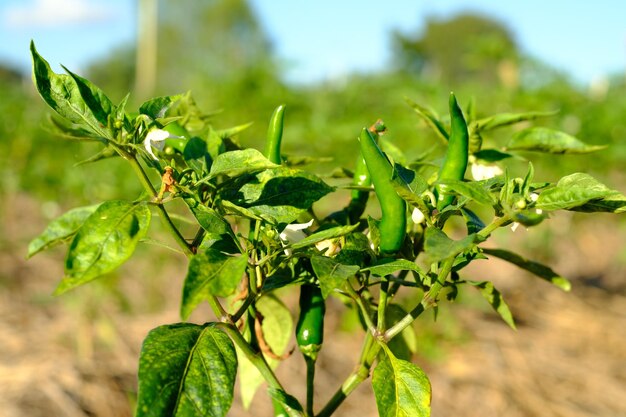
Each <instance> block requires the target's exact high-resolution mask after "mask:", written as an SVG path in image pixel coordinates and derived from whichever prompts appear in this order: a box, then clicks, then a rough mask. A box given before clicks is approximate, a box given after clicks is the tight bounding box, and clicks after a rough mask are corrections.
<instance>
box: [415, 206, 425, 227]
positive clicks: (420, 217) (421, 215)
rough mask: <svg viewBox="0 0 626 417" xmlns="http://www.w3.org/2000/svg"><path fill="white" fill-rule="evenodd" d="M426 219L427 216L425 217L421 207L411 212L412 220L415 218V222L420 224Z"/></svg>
mask: <svg viewBox="0 0 626 417" xmlns="http://www.w3.org/2000/svg"><path fill="white" fill-rule="evenodd" d="M425 219H426V218H425V217H424V213H422V211H421V210H420V209H418V208H414V209H413V212H412V213H411V220H413V223H415V224H420V223H423V222H424V220H425Z"/></svg>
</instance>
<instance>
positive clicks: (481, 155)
mask: <svg viewBox="0 0 626 417" xmlns="http://www.w3.org/2000/svg"><path fill="white" fill-rule="evenodd" d="M474 157H475V158H476V159H477V160H480V161H484V162H488V163H493V162H499V161H502V160H504V159H507V158H511V157H513V155H511V154H510V153H506V152H501V151H499V150H497V149H482V150H480V151H478V152H474Z"/></svg>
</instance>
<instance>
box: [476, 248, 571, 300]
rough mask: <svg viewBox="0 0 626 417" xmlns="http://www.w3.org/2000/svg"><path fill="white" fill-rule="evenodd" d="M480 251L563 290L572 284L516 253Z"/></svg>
mask: <svg viewBox="0 0 626 417" xmlns="http://www.w3.org/2000/svg"><path fill="white" fill-rule="evenodd" d="M482 251H483V252H484V253H486V254H487V255H492V256H495V257H496V258H500V259H503V260H505V261H507V262H510V263H512V264H513V265H516V266H518V267H520V268H522V269H525V270H526V271H528V272H531V273H533V274H535V275H536V276H538V277H539V278H541V279H545V280H546V281H548V282H550V283H552V284H554V285H556V286H557V287H559V288H561V289H562V290H564V291H569V290H570V288H571V287H572V285H571V284H570V282H569V281H568V280H567V279H566V278H563V277H562V276H560V275H559V274H557V273H556V272H554V271H553V270H552V269H551V268H550V267H548V266H545V265H543V264H540V263H538V262H534V261H530V260H528V259H526V258H524V257H522V256H520V255H518V254H516V253H513V252H509V251H507V250H504V249H488V248H482Z"/></svg>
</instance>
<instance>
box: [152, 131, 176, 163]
mask: <svg viewBox="0 0 626 417" xmlns="http://www.w3.org/2000/svg"><path fill="white" fill-rule="evenodd" d="M169 138H174V139H182V137H181V136H176V135H172V134H171V133H170V132H168V131H166V130H163V129H157V128H154V129H151V130H150V131H149V132H148V134H147V135H146V138H145V139H144V141H143V146H144V147H145V148H146V152H148V153H149V154H150V156H151V157H152V158H153V159H154V160H155V161H156V160H158V159H159V158H157V157H156V155H155V154H154V152H153V151H152V148H155V149H157V150H159V151H162V150H163V148H164V147H165V139H169Z"/></svg>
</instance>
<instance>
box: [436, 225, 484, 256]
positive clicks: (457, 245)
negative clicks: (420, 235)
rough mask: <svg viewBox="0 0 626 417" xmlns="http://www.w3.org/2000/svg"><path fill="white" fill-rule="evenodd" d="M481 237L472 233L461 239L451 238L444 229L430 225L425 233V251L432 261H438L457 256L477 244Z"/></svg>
mask: <svg viewBox="0 0 626 417" xmlns="http://www.w3.org/2000/svg"><path fill="white" fill-rule="evenodd" d="M478 242H479V238H478V236H477V235H476V234H471V235H468V236H466V237H464V238H463V239H461V240H452V239H450V238H449V237H448V236H447V235H446V234H445V233H444V232H443V231H442V230H440V229H437V228H435V227H428V228H427V229H426V232H425V233H424V251H425V252H426V255H427V256H428V259H429V260H430V262H438V261H441V260H444V259H448V258H452V257H455V256H457V255H458V254H459V253H462V252H465V251H467V250H469V249H471V248H472V247H474V246H475V245H476V243H478Z"/></svg>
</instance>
